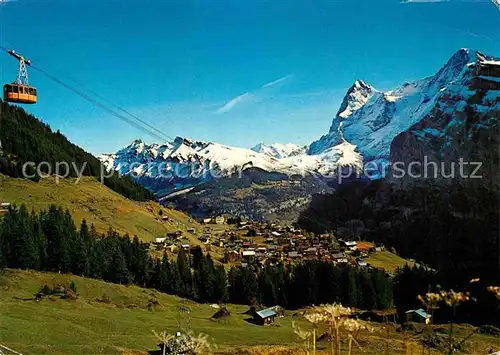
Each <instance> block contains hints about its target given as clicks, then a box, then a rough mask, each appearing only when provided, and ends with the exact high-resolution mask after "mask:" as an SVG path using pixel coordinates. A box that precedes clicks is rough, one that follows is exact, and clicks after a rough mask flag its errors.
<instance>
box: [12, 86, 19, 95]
mask: <svg viewBox="0 0 500 355" xmlns="http://www.w3.org/2000/svg"><path fill="white" fill-rule="evenodd" d="M12 92H13V93H14V94H17V93H19V86H13V87H12Z"/></svg>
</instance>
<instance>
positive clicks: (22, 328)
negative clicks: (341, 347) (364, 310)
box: [0, 270, 500, 355]
mask: <svg viewBox="0 0 500 355" xmlns="http://www.w3.org/2000/svg"><path fill="white" fill-rule="evenodd" d="M70 281H74V282H75V285H76V289H77V293H78V294H79V296H78V298H77V299H76V300H68V299H61V298H60V297H56V296H49V297H48V298H43V299H42V300H40V301H39V302H37V301H36V300H34V299H33V294H35V293H36V292H37V291H38V290H39V289H40V287H41V286H43V285H48V286H55V285H57V284H68V283H69V282H70ZM181 305H183V306H186V307H188V308H189V309H190V313H189V315H188V314H186V313H182V314H179V308H180V306H181ZM0 309H1V310H2V318H1V324H0V344H2V345H5V346H7V347H9V348H12V349H14V350H16V351H18V352H22V353H23V354H147V351H150V350H154V349H155V348H156V344H157V343H158V341H157V340H156V339H155V337H154V335H153V333H152V330H156V331H164V330H165V331H167V332H169V333H174V332H175V331H177V329H178V324H179V316H180V319H181V327H182V328H183V329H185V328H186V327H187V326H188V324H190V328H191V330H193V331H194V332H196V333H205V334H207V335H209V337H210V339H211V341H212V342H213V343H215V344H216V345H217V347H218V352H219V353H223V354H271V353H272V354H275V355H277V354H292V353H299V352H298V351H297V350H291V349H297V347H300V346H301V344H300V342H299V339H298V337H297V336H296V335H295V334H294V333H293V330H292V322H293V321H295V322H297V323H298V324H299V325H300V326H301V327H302V328H308V327H310V326H309V325H308V324H307V322H306V321H305V320H303V319H302V318H301V317H300V316H297V315H296V312H294V311H287V312H286V314H285V317H284V318H278V319H277V322H276V324H275V325H273V326H267V327H263V326H258V325H254V324H251V323H248V322H247V321H246V320H245V319H247V318H248V316H247V315H245V314H243V313H244V312H245V311H247V310H248V307H247V306H239V305H227V309H228V310H229V312H230V313H231V315H230V316H229V317H228V318H227V319H225V320H219V321H213V320H211V319H210V318H211V316H212V315H213V314H214V313H215V312H216V309H214V308H212V307H210V306H209V305H204V304H197V303H194V302H191V301H184V300H182V299H180V298H178V297H175V296H170V295H167V294H163V293H159V292H157V291H154V290H150V289H143V288H140V287H136V286H121V285H116V284H112V283H106V282H102V281H97V280H91V279H84V278H81V277H77V276H71V275H64V274H54V273H39V272H34V271H19V270H7V271H6V272H5V275H3V276H0ZM371 325H372V326H373V327H374V331H373V332H372V333H365V334H363V335H361V336H360V337H359V343H360V344H361V346H363V348H364V349H365V351H364V352H360V351H359V350H358V352H355V354H385V353H386V352H385V351H386V349H388V350H387V351H388V352H387V354H404V352H402V351H403V346H404V345H403V342H404V339H405V337H407V339H406V345H405V346H406V347H407V349H408V351H413V353H414V354H416V353H420V352H421V347H419V345H418V344H417V343H416V342H417V340H418V339H419V338H418V337H417V336H412V335H409V334H406V335H405V334H402V333H400V332H399V333H398V332H395V331H394V330H393V329H392V328H391V329H392V330H390V333H389V334H388V332H387V331H386V330H384V329H383V328H382V326H381V325H379V324H376V323H371ZM456 328H457V332H458V334H459V336H465V335H467V334H469V333H470V332H471V330H472V329H473V328H472V327H470V326H457V327H456ZM446 329H447V327H446V326H435V329H434V331H435V332H437V333H441V334H442V333H443V332H445V331H446ZM322 331H323V330H322V329H319V332H320V333H321V332H322ZM388 335H389V336H388ZM467 344H468V345H467V346H468V348H467V349H468V351H470V352H469V353H470V354H486V353H487V351H488V349H489V347H490V346H496V347H497V348H498V347H500V340H499V339H498V338H495V337H492V336H486V335H479V334H475V335H473V336H472V337H470V338H469V340H468V343H467ZM255 345H259V347H258V348H255V349H254V348H253V346H255ZM250 348H251V349H253V350H252V352H247V350H248V349H250ZM283 348H286V349H288V350H286V351H283V352H280V350H279V349H283ZM319 348H320V349H325V348H326V345H325V344H324V343H323V344H319ZM270 349H274V350H273V351H274V352H270V351H269V350H270ZM320 353H321V354H326V352H318V354H320ZM430 354H433V355H436V354H439V352H436V351H433V352H431V353H430Z"/></svg>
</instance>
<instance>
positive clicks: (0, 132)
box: [0, 100, 154, 201]
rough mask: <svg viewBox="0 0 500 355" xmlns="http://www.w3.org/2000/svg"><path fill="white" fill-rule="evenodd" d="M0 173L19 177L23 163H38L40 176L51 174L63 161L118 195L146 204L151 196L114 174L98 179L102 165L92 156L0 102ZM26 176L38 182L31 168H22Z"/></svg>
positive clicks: (61, 135) (140, 187)
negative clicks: (99, 181) (24, 169)
mask: <svg viewBox="0 0 500 355" xmlns="http://www.w3.org/2000/svg"><path fill="white" fill-rule="evenodd" d="M0 112H1V113H2V114H1V115H0V127H1V129H0V142H1V146H0V173H1V174H4V175H7V176H11V177H15V178H22V177H24V174H23V165H24V164H25V163H26V162H34V163H35V164H39V163H41V162H46V163H48V164H44V165H40V166H39V169H40V171H41V172H42V173H44V174H47V173H52V174H53V173H54V172H55V167H56V163H58V162H66V163H68V164H70V165H71V164H73V163H74V164H76V166H77V167H78V169H83V170H82V174H83V176H95V177H97V178H98V179H99V180H101V177H102V181H103V183H104V184H105V185H106V186H108V187H109V188H110V189H112V190H114V191H116V192H118V193H119V194H121V195H123V196H125V197H127V198H130V199H133V200H136V201H146V200H151V199H153V198H154V195H153V194H152V193H151V192H150V191H149V190H147V189H145V188H144V187H143V186H141V185H140V184H138V183H137V182H135V181H133V180H132V179H130V178H129V177H120V176H119V175H118V173H114V174H113V175H112V176H109V177H108V176H107V175H104V176H101V175H102V172H103V168H102V164H101V162H100V161H99V159H97V158H96V157H94V156H93V155H92V154H89V153H87V152H86V151H84V150H83V149H82V148H80V147H78V146H77V145H75V144H73V143H71V142H70V141H69V140H68V139H67V138H66V137H65V136H64V135H63V134H62V133H61V132H59V131H57V132H53V131H52V130H51V128H50V127H49V126H48V125H47V124H44V123H43V122H41V121H39V120H38V119H37V118H36V117H34V116H33V115H30V114H28V113H26V111H24V110H23V109H22V108H19V107H16V106H12V105H9V104H8V103H6V102H3V101H1V100H0ZM74 170H75V169H69V171H68V173H69V175H68V176H70V177H76V174H77V173H76V172H75V171H74ZM25 172H26V175H27V176H33V177H32V178H30V179H31V180H33V181H38V180H40V176H38V174H37V172H36V170H35V169H34V168H33V166H27V167H26V171H25Z"/></svg>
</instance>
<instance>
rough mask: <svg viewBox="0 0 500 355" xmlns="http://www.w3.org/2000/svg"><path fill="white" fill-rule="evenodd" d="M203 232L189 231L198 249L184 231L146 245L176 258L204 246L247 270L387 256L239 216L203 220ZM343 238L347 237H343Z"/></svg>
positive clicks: (360, 263) (355, 243) (377, 248)
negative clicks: (181, 250) (312, 261)
mask: <svg viewBox="0 0 500 355" xmlns="http://www.w3.org/2000/svg"><path fill="white" fill-rule="evenodd" d="M199 222H200V228H198V229H196V228H187V229H186V232H187V234H190V235H194V236H196V239H197V240H196V244H195V243H193V242H190V241H189V238H188V237H187V236H186V234H185V233H184V232H183V231H182V230H178V231H175V232H169V233H167V234H166V235H165V236H159V237H157V238H155V240H154V241H153V242H152V243H147V244H146V246H147V247H148V248H149V249H150V250H152V251H156V252H161V251H166V252H167V253H171V254H176V253H177V252H178V250H179V248H183V249H184V251H186V252H187V253H189V252H190V251H191V250H192V249H194V248H199V247H202V249H203V250H204V252H207V253H211V254H212V255H218V256H220V257H219V258H218V261H219V262H221V263H223V264H228V265H241V266H243V267H246V266H252V267H258V266H264V265H267V264H274V263H282V262H285V263H286V262H300V261H304V260H321V261H325V262H331V263H334V264H350V265H351V266H357V267H366V268H369V267H371V265H370V264H369V263H368V262H367V261H366V259H367V258H368V257H369V255H371V254H374V253H378V252H384V251H385V247H384V246H383V245H375V244H373V243H369V242H365V241H359V240H352V239H354V238H352V237H351V238H349V237H344V239H342V238H337V237H336V235H335V234H334V233H325V234H313V233H310V232H307V231H304V230H302V229H300V228H297V227H294V226H292V225H286V226H285V225H281V224H278V223H267V222H251V221H246V220H244V219H242V218H240V217H230V216H222V215H221V216H216V217H213V218H202V219H200V220H199ZM343 234H344V233H343Z"/></svg>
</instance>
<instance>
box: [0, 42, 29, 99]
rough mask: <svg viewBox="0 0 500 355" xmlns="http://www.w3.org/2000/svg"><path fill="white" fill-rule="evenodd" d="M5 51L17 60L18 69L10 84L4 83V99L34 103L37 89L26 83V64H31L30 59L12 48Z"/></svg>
mask: <svg viewBox="0 0 500 355" xmlns="http://www.w3.org/2000/svg"><path fill="white" fill-rule="evenodd" d="M7 53H9V54H10V55H11V56H13V57H14V58H16V59H17V60H19V71H18V73H17V78H16V80H15V81H14V82H13V83H12V84H6V85H4V87H3V99H4V101H6V102H13V103H19V104H35V103H36V100H37V91H36V88H35V87H33V86H29V85H28V70H27V69H26V66H27V65H31V61H30V60H27V59H25V58H24V57H23V56H22V55H19V54H17V53H16V52H15V51H13V50H8V51H7Z"/></svg>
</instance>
